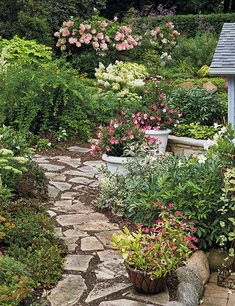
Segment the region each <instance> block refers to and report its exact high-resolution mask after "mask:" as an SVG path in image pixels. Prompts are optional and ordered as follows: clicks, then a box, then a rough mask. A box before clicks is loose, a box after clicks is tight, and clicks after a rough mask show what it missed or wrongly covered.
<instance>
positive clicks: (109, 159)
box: [102, 154, 133, 175]
mask: <svg viewBox="0 0 235 306" xmlns="http://www.w3.org/2000/svg"><path fill="white" fill-rule="evenodd" d="M102 160H103V161H105V162H106V164H107V168H108V171H110V172H111V173H112V174H115V173H118V174H121V175H127V173H128V169H127V164H128V162H129V161H130V160H133V157H116V156H109V155H106V154H103V156H102Z"/></svg>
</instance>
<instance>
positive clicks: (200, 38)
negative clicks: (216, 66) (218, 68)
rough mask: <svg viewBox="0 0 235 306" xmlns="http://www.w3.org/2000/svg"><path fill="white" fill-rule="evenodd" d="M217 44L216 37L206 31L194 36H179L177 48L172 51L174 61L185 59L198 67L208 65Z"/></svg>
mask: <svg viewBox="0 0 235 306" xmlns="http://www.w3.org/2000/svg"><path fill="white" fill-rule="evenodd" d="M216 45H217V38H216V37H215V36H214V35H212V34H208V33H204V34H199V35H197V36H195V37H194V38H186V37H184V36H182V37H180V38H179V43H178V48H175V49H174V51H173V54H172V56H173V58H174V59H175V60H176V61H183V60H184V61H185V62H187V63H188V64H190V65H191V66H193V67H195V68H197V69H199V68H200V67H201V66H203V65H208V66H210V64H211V60H212V57H213V55H214V52H215V48H216Z"/></svg>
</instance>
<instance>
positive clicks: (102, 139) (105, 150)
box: [91, 118, 155, 175]
mask: <svg viewBox="0 0 235 306" xmlns="http://www.w3.org/2000/svg"><path fill="white" fill-rule="evenodd" d="M97 136H98V138H99V139H98V140H97V141H96V143H95V144H94V145H92V146H91V153H93V154H99V155H101V156H102V159H103V160H104V161H105V162H106V163H107V167H108V170H109V171H110V172H111V173H117V172H118V173H119V174H122V175H125V174H127V167H126V165H127V163H128V162H129V161H130V160H132V159H133V158H134V157H141V156H143V155H144V154H145V153H146V150H147V149H148V148H149V145H150V143H154V142H155V141H154V140H153V139H151V138H149V137H147V138H146V136H145V133H144V131H143V130H142V129H138V128H137V127H136V125H135V124H134V123H133V121H132V120H128V119H124V118H120V119H119V120H117V119H114V120H111V121H110V123H109V125H108V126H106V127H100V129H99V131H98V133H97Z"/></svg>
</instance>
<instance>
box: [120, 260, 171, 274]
mask: <svg viewBox="0 0 235 306" xmlns="http://www.w3.org/2000/svg"><path fill="white" fill-rule="evenodd" d="M124 265H125V266H126V268H127V269H129V270H131V271H133V272H138V273H140V274H143V275H144V276H146V277H149V278H150V276H149V275H148V272H147V271H141V270H138V269H135V268H134V267H131V266H130V265H129V264H128V263H127V262H126V261H124ZM170 273H171V272H168V273H167V274H166V275H165V276H163V275H162V276H159V277H158V278H167V277H168V276H169V275H170Z"/></svg>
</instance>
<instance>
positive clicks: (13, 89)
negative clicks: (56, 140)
mask: <svg viewBox="0 0 235 306" xmlns="http://www.w3.org/2000/svg"><path fill="white" fill-rule="evenodd" d="M0 91H1V93H0V107H1V110H2V111H1V114H0V124H1V123H2V124H6V125H10V126H12V127H14V128H15V129H16V130H20V131H21V132H22V133H27V132H28V131H30V132H32V133H34V134H40V133H43V132H47V133H48V132H49V131H51V132H57V131H58V130H59V129H60V128H64V129H65V130H66V131H67V132H68V133H69V134H70V135H71V134H79V135H80V136H82V137H84V138H85V137H87V136H89V135H90V132H91V128H92V127H93V126H94V125H95V121H94V117H95V114H94V113H93V112H92V107H93V104H94V103H95V101H94V96H93V91H92V90H90V89H89V87H88V86H86V85H85V84H83V81H82V80H81V79H78V77H77V76H76V73H75V71H74V70H71V69H68V67H67V66H66V65H62V64H61V63H59V64H58V62H56V61H54V62H53V63H48V64H47V65H45V66H43V67H38V68H37V69H36V68H34V67H32V66H28V67H24V68H22V67H18V66H15V67H11V68H10V69H8V70H7V72H6V73H5V74H4V76H3V78H2V82H1V84H0Z"/></svg>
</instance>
